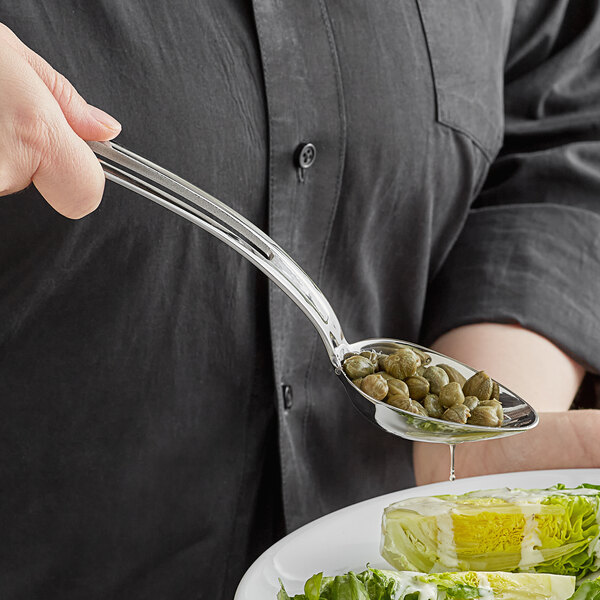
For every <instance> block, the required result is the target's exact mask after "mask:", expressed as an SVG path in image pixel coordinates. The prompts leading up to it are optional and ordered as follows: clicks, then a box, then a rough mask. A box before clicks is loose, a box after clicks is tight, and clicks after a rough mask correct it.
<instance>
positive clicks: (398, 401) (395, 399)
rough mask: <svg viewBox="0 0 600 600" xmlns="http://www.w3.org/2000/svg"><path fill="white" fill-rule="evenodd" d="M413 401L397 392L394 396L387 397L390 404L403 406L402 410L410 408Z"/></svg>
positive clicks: (398, 406) (397, 406)
mask: <svg viewBox="0 0 600 600" xmlns="http://www.w3.org/2000/svg"><path fill="white" fill-rule="evenodd" d="M411 402H412V400H411V399H410V398H409V397H408V396H404V395H403V394H395V395H393V396H388V398H387V403H388V404H391V405H392V406H395V407H396V408H401V409H402V410H408V409H409V408H410V406H411Z"/></svg>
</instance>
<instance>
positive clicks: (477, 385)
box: [463, 371, 494, 400]
mask: <svg viewBox="0 0 600 600" xmlns="http://www.w3.org/2000/svg"><path fill="white" fill-rule="evenodd" d="M493 388H494V382H493V381H492V379H491V378H490V376H489V375H488V374H487V373H486V372H485V371H478V372H477V373H475V375H473V376H472V377H471V378H469V379H467V381H466V382H465V385H464V386H463V392H464V393H465V396H477V397H478V398H479V400H489V399H490V398H491V396H492V391H493Z"/></svg>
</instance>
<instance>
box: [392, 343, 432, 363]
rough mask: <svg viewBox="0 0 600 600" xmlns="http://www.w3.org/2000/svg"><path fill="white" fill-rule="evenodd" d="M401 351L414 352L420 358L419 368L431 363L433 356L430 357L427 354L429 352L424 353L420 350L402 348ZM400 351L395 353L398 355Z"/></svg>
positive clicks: (407, 347)
mask: <svg viewBox="0 0 600 600" xmlns="http://www.w3.org/2000/svg"><path fill="white" fill-rule="evenodd" d="M400 350H410V351H412V352H414V353H415V354H416V355H417V357H418V358H419V366H423V367H424V366H426V365H428V364H429V363H430V362H431V356H429V354H427V352H424V351H423V350H419V348H414V347H409V346H402V348H401V349H400ZM400 350H396V351H394V354H396V353H397V352H399V351H400Z"/></svg>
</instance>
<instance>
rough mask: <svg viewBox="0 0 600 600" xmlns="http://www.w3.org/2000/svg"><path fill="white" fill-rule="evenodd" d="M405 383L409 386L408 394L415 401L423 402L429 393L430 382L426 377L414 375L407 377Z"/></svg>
mask: <svg viewBox="0 0 600 600" xmlns="http://www.w3.org/2000/svg"><path fill="white" fill-rule="evenodd" d="M404 382H405V383H406V385H407V386H408V392H409V394H410V397H411V398H412V399H413V400H422V399H423V398H425V396H427V394H428V393H429V381H427V379H425V377H419V375H413V376H412V377H407V378H406V379H405V380H404Z"/></svg>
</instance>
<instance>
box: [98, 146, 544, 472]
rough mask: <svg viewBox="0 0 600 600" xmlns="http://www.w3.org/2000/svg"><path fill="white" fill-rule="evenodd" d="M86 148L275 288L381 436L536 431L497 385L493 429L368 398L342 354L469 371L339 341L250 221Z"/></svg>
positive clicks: (448, 437)
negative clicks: (500, 415)
mask: <svg viewBox="0 0 600 600" xmlns="http://www.w3.org/2000/svg"><path fill="white" fill-rule="evenodd" d="M88 144H89V145H90V147H91V148H92V150H93V151H94V152H95V154H96V155H97V156H98V159H99V160H100V164H101V165H102V168H103V170H104V173H105V175H106V178H107V179H108V180H110V181H114V182H115V183H118V184H119V185H122V186H123V187H125V188H127V189H129V190H132V191H134V192H136V193H138V194H140V195H141V196H144V197H146V198H148V199H150V200H152V201H153V202H156V203H157V204H160V205H161V206H163V207H164V208H166V209H168V210H170V211H171V212H173V213H175V214H177V215H179V216H180V217H183V218H184V219H187V220H188V221H191V222H192V223H193V224H194V225H197V226H198V227H201V228H202V229H204V230H206V231H208V232H209V233H211V234H212V235H214V236H215V237H216V238H218V239H219V240H221V241H222V242H225V243H226V244H227V245H228V246H230V247H231V248H233V249H234V250H236V251H237V252H239V253H240V254H241V255H242V256H243V257H244V258H246V259H247V260H249V261H250V262H251V263H252V264H254V265H255V266H256V267H258V268H259V269H260V270H261V271H263V273H265V275H267V277H268V278H269V279H271V281H273V282H274V283H276V284H277V285H278V286H279V287H280V288H281V289H282V290H283V291H284V292H285V293H286V294H287V295H288V296H289V297H290V298H291V299H292V301H293V302H295V303H296V305H297V306H298V307H299V308H300V309H301V310H302V311H303V312H304V314H305V315H306V316H307V317H308V319H309V320H310V322H311V323H312V324H313V326H314V327H315V329H316V330H317V331H318V332H319V335H320V336H321V340H322V342H323V344H324V345H325V349H326V350H327V354H328V355H329V360H330V361H331V364H332V365H333V369H334V371H335V373H336V375H338V377H339V378H340V379H341V381H342V383H343V384H344V386H345V388H346V391H347V393H348V396H349V398H350V400H351V401H352V403H353V404H354V406H355V407H356V408H357V409H358V410H359V411H360V412H361V413H362V414H363V415H364V416H365V417H366V418H367V419H368V420H369V421H371V422H372V423H374V424H375V425H377V426H378V427H380V428H381V429H383V430H385V431H387V432H389V433H392V434H394V435H398V436H400V437H403V438H406V439H409V440H417V441H426V442H443V443H446V444H450V447H451V452H452V455H451V456H452V457H453V448H454V444H459V443H461V442H467V441H478V440H484V439H492V438H499V437H503V436H508V435H514V434H516V433H520V432H523V431H527V430H528V429H531V428H532V427H535V425H537V422H538V417H537V414H536V413H535V411H534V410H533V408H531V406H529V404H527V402H525V400H523V399H522V398H520V397H519V396H517V395H516V394H514V393H513V392H511V391H510V390H508V389H506V388H505V387H503V386H502V385H499V386H498V387H499V390H500V402H501V403H502V407H503V410H504V422H503V424H502V426H501V427H485V426H480V425H468V424H464V425H463V424H461V423H454V422H451V421H443V420H441V419H434V418H432V417H426V416H422V415H417V414H413V413H411V412H408V411H405V410H402V409H400V408H396V407H394V406H391V405H389V404H386V403H385V402H381V401H379V400H375V399H374V398H371V397H370V396H368V395H367V394H365V393H364V392H363V391H362V390H360V389H359V388H358V387H356V386H355V385H354V384H353V383H352V381H351V380H350V379H349V378H348V376H347V375H346V373H345V372H344V369H343V366H342V363H343V361H344V358H345V357H347V356H348V355H351V354H358V353H360V352H363V351H367V350H374V351H376V352H382V353H385V354H390V353H392V352H393V351H394V350H397V349H399V348H400V347H409V348H416V349H418V350H422V351H424V352H427V353H428V354H429V355H430V356H431V363H430V364H432V365H436V364H439V363H445V364H448V365H450V366H452V367H454V368H455V369H456V370H457V371H459V372H460V373H461V374H462V375H464V376H465V377H466V378H467V379H468V378H469V377H471V375H473V374H475V372H476V371H475V369H472V368H470V367H468V366H467V365H465V364H463V363H461V362H459V361H456V360H454V359H452V358H450V357H448V356H444V355H443V354H440V353H439V352H435V351H434V350H430V349H429V348H425V347H423V346H419V345H417V344H413V343H410V342H406V341H402V340H395V339H388V338H373V339H367V340H361V341H359V342H354V343H349V342H347V341H346V339H345V338H344V334H343V332H342V327H341V325H340V322H339V320H338V318H337V316H336V314H335V312H334V311H333V309H332V308H331V305H330V304H329V302H328V301H327V298H325V296H324V295H323V293H322V292H321V290H320V289H319V288H318V287H317V286H316V285H315V283H314V282H313V281H312V280H311V279H310V277H308V275H307V274H306V273H305V272H304V271H303V270H302V269H301V268H300V267H299V266H298V264H297V263H296V262H295V261H294V260H293V259H292V258H291V257H290V256H288V254H286V252H285V251H284V250H283V249H282V248H281V247H280V246H279V245H278V244H277V243H276V242H275V241H274V240H272V239H271V238H270V237H269V236H268V235H266V234H265V233H264V232H263V231H261V230H260V229H258V228H257V227H256V226H255V225H253V224H252V223H250V221H248V220H247V219H245V218H244V217H242V216H241V215H240V214H239V213H237V212H236V211H234V210H233V209H231V208H230V207H228V206H227V205H225V204H223V203H222V202H220V201H219V200H217V199H216V198H214V197H213V196H211V195H210V194H207V193H206V192H204V191H202V190H201V189H199V188H197V187H196V186H194V185H192V184H190V183H188V182H187V181H185V180H183V179H181V178H180V177H178V176H177V175H174V174H173V173H170V172H169V171H167V170H166V169H163V168H162V167H160V166H158V165H156V164H154V163H152V162H150V161H148V160H146V159H145V158H143V157H141V156H138V155H137V154H134V153H133V152H131V151H130V150H127V149H126V148H123V147H121V146H118V145H117V144H114V143H112V142H88ZM452 464H453V463H452ZM451 478H452V474H451Z"/></svg>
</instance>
